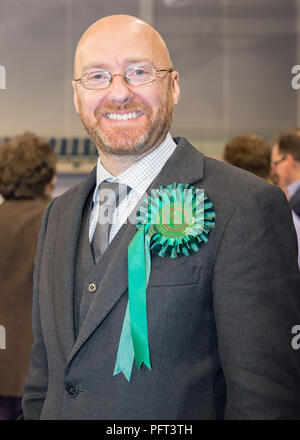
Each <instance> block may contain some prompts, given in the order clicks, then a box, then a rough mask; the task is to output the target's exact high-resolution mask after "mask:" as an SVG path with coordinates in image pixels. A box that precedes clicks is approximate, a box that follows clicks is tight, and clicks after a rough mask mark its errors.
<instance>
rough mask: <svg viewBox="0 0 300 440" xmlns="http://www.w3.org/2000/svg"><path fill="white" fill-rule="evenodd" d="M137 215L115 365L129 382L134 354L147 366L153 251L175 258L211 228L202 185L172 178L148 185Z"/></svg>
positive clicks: (212, 216) (195, 248) (200, 241)
mask: <svg viewBox="0 0 300 440" xmlns="http://www.w3.org/2000/svg"><path fill="white" fill-rule="evenodd" d="M136 220H137V225H136V226H137V229H138V231H137V233H136V234H135V235H134V237H133V239H132V240H131V242H130V243H129V246H128V304H127V309H126V313H125V318H124V322H123V327H122V332H121V337H120V342H119V348H118V353H117V359H116V364H115V370H114V375H116V374H118V373H120V372H122V373H123V374H124V376H125V377H126V379H127V380H128V382H129V381H130V376H131V371H132V367H133V362H134V358H135V360H136V365H137V368H138V369H140V367H141V365H142V364H143V363H144V364H145V365H146V366H147V367H148V368H149V369H150V370H151V362H150V352H149V344H148V325H147V306H146V290H147V285H148V281H149V277H150V271H151V253H152V254H156V255H158V256H160V257H169V258H177V257H181V256H186V257H188V256H190V255H192V254H194V253H195V252H198V251H199V249H200V247H201V246H203V245H204V244H205V243H206V242H207V240H208V234H209V233H210V231H212V229H214V227H215V211H214V209H213V204H212V202H211V201H210V200H208V198H207V196H206V195H205V193H204V191H203V190H202V189H199V188H196V187H195V186H192V185H188V184H181V183H173V184H171V185H168V186H161V187H160V188H159V189H154V190H152V191H151V194H150V195H149V196H148V198H147V199H146V200H144V201H143V203H142V204H141V206H140V209H139V211H138V213H137V217H136Z"/></svg>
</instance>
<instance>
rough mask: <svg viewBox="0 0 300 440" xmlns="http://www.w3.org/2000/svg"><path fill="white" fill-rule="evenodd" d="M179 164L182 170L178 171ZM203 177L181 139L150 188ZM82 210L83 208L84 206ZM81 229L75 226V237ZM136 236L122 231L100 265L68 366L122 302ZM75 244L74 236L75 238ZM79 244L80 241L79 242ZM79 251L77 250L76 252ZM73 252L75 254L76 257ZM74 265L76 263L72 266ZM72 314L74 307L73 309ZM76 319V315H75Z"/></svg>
mask: <svg viewBox="0 0 300 440" xmlns="http://www.w3.org/2000/svg"><path fill="white" fill-rule="evenodd" d="M178 164H180V168H179V167H178ZM202 177H203V156H202V154H199V152H197V150H195V148H194V147H192V146H191V145H190V144H189V143H188V142H187V141H186V140H185V139H184V138H180V139H178V147H177V148H176V150H175V152H174V153H173V155H172V156H171V157H170V159H169V160H168V161H167V162H166V164H165V165H164V167H163V169H162V171H161V172H160V173H159V175H158V176H157V177H156V179H155V180H154V181H153V182H152V184H151V185H150V187H149V188H148V191H147V192H148V193H149V192H150V191H151V189H154V188H159V187H160V186H161V185H168V184H172V183H174V182H177V183H194V184H195V183H197V182H199V181H201V179H202ZM81 206H82V205H81ZM79 228H80V225H78V224H76V227H75V228H74V229H76V237H78V234H79ZM135 233H136V226H135V225H132V224H130V223H128V224H125V225H123V226H122V227H121V229H120V230H119V232H118V233H117V234H116V236H115V237H114V239H113V241H112V242H111V244H110V246H109V247H108V249H107V251H106V252H105V254H104V255H103V258H102V259H101V261H100V263H99V273H102V274H103V275H102V278H101V280H100V283H99V288H98V291H97V294H96V296H95V298H94V301H93V302H92V304H91V306H90V309H89V311H88V313H87V316H86V318H85V320H84V322H83V324H82V327H81V329H80V331H79V334H78V337H77V340H76V342H75V345H74V346H73V349H72V351H71V353H70V356H69V359H68V364H67V367H66V368H68V365H69V364H70V362H71V360H72V358H73V357H74V356H75V354H76V353H77V351H78V350H79V349H80V347H81V346H82V345H83V344H84V343H85V341H86V340H87V339H88V338H89V336H90V335H91V334H92V333H93V332H94V330H95V329H96V328H97V327H98V326H99V325H100V324H101V322H102V321H103V320H104V318H105V317H106V316H107V314H108V313H109V312H110V310H111V309H112V308H113V307H114V306H115V304H116V303H117V302H118V301H119V299H120V298H121V296H122V295H123V294H124V292H125V291H126V290H127V288H128V265H127V251H128V245H129V243H130V241H131V239H132V238H133V236H134V234H135ZM72 239H73V240H74V236H73V238H72ZM76 241H77V240H76ZM75 250H76V249H75ZM75 250H74V253H75ZM72 264H74V260H73V263H72ZM72 310H73V305H72ZM72 316H73V315H72Z"/></svg>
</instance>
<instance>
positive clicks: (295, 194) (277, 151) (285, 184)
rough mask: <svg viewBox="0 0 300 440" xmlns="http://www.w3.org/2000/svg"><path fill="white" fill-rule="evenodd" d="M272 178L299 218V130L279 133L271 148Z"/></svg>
mask: <svg viewBox="0 0 300 440" xmlns="http://www.w3.org/2000/svg"><path fill="white" fill-rule="evenodd" d="M272 177H273V179H274V182H275V183H277V184H278V186H279V187H280V188H281V189H282V190H283V191H284V192H285V193H286V195H287V198H288V199H289V203H290V207H291V208H292V210H293V212H294V213H295V214H297V216H298V217H300V130H299V129H297V128H296V129H293V130H290V131H287V132H284V133H281V134H280V135H279V136H278V137H277V139H276V140H275V142H274V146H273V148H272Z"/></svg>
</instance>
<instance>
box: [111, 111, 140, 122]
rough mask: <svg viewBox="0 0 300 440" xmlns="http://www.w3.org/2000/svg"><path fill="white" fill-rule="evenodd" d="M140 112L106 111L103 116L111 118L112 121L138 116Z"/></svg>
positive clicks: (126, 119)
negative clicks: (121, 112)
mask: <svg viewBox="0 0 300 440" xmlns="http://www.w3.org/2000/svg"><path fill="white" fill-rule="evenodd" d="M141 114H142V112H140V111H137V112H130V113H124V114H120V113H106V114H105V116H106V117H107V118H108V119H112V120H114V121H128V119H136V118H138V117H139V116H141Z"/></svg>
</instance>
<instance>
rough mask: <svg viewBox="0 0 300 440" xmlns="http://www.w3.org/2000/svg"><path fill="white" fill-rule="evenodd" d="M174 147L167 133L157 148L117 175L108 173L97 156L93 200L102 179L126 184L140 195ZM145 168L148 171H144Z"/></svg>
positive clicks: (175, 145) (174, 144)
mask: <svg viewBox="0 0 300 440" xmlns="http://www.w3.org/2000/svg"><path fill="white" fill-rule="evenodd" d="M176 147H177V144H176V143H175V142H174V141H173V139H172V136H171V134H170V133H168V134H167V136H166V137H165V139H164V140H163V142H162V143H161V144H160V145H159V146H158V147H157V148H155V149H154V150H153V151H151V153H149V154H147V155H146V156H144V157H142V158H141V159H140V160H139V161H138V162H136V163H135V164H133V165H132V166H131V167H130V168H128V169H127V170H125V171H124V172H123V173H121V174H120V175H119V176H113V175H112V174H110V173H109V171H107V170H106V168H104V166H103V165H102V163H101V159H100V156H99V158H98V162H97V180H96V182H97V183H96V189H97V190H96V191H95V194H94V201H95V198H96V193H97V194H98V192H99V186H100V184H101V183H102V182H103V181H104V180H109V181H111V182H120V183H123V184H126V185H127V186H129V187H130V188H131V189H132V190H135V191H136V192H138V193H139V194H140V195H141V196H142V195H143V194H144V193H145V191H146V190H147V188H148V186H149V185H150V184H151V182H152V181H153V180H154V179H155V177H156V176H157V175H158V173H159V172H160V170H161V169H162V167H163V166H164V164H165V163H166V161H167V160H168V159H169V157H170V156H171V154H172V153H173V152H174V150H175V148H176ZM145 170H147V171H148V172H146V173H145V172H144V171H145ZM149 171H150V172H149Z"/></svg>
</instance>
